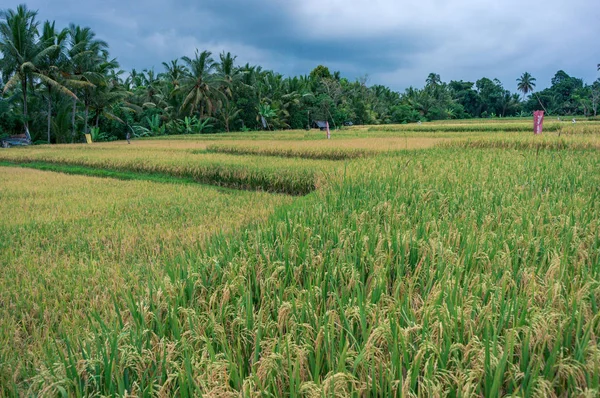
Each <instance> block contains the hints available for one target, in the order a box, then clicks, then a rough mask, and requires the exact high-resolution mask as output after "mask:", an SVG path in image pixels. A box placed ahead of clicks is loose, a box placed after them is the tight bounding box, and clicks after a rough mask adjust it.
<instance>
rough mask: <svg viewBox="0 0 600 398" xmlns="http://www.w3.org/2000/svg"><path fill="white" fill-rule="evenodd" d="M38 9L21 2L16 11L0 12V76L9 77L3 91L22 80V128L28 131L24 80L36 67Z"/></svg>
mask: <svg viewBox="0 0 600 398" xmlns="http://www.w3.org/2000/svg"><path fill="white" fill-rule="evenodd" d="M36 17H37V12H36V11H32V10H29V9H28V8H27V6H26V5H24V4H21V5H19V6H18V7H17V9H16V10H6V11H2V12H1V13H0V18H2V19H3V21H2V22H0V52H2V55H3V60H2V61H3V62H2V75H3V76H4V77H5V78H8V81H7V82H6V84H5V86H4V90H3V91H4V92H6V91H7V90H9V89H11V88H12V87H14V86H15V85H17V84H18V83H21V95H22V99H23V128H24V130H25V132H26V133H29V119H28V114H27V83H28V82H29V79H30V78H31V75H32V73H33V72H34V70H35V62H36V60H37V59H38V56H39V55H40V54H39V46H38V43H37V37H38V26H39V22H38V21H36Z"/></svg>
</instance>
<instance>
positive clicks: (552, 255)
mask: <svg viewBox="0 0 600 398" xmlns="http://www.w3.org/2000/svg"><path fill="white" fill-rule="evenodd" d="M516 122H520V121H518V120H517V121H516ZM503 123H508V122H503ZM510 123H515V121H514V120H513V121H511V122H510ZM510 123H508V124H510ZM446 124H449V123H440V125H446ZM470 124H473V125H476V123H473V122H470ZM488 124H489V122H488V121H485V122H481V123H480V125H479V126H478V127H477V129H476V131H475V130H474V131H475V132H473V133H469V132H465V133H464V134H463V136H462V137H458V138H456V137H454V138H453V137H451V136H447V137H446V138H447V141H449V142H450V143H449V144H448V143H446V142H444V147H437V148H428V149H422V150H418V151H401V150H397V151H392V152H391V153H383V154H381V155H378V154H377V153H372V154H370V156H369V157H363V158H357V159H352V160H347V161H345V162H340V161H324V160H323V161H318V162H317V161H314V162H316V163H312V162H313V161H311V160H304V159H299V156H296V154H297V153H298V151H300V153H302V151H309V150H315V151H319V150H323V151H325V152H326V151H331V150H332V148H333V147H330V146H328V145H331V144H325V145H322V146H321V148H322V149H319V148H320V146H319V144H317V143H313V141H306V143H300V142H301V141H300V142H298V143H294V142H292V141H294V140H287V141H286V140H279V139H275V140H274V141H279V142H280V143H279V144H278V145H277V144H273V145H274V147H275V148H276V151H281V150H282V149H285V148H288V149H289V150H290V151H291V152H292V153H294V155H295V156H294V157H291V158H287V159H278V158H277V157H273V156H264V154H265V152H268V151H270V150H272V149H269V148H271V147H267V146H260V148H261V149H260V150H257V152H258V153H257V154H245V155H236V156H233V155H228V156H225V155H221V154H215V156H225V157H224V158H223V159H227V160H226V162H227V164H233V162H234V160H232V158H238V159H239V160H240V161H241V162H249V167H255V165H257V164H258V163H260V164H259V165H260V166H261V167H264V168H270V167H272V165H273V164H281V163H280V162H285V164H288V165H289V167H294V165H296V166H297V167H299V168H303V167H306V165H307V164H310V165H313V166H314V167H315V170H318V168H319V167H333V168H335V169H336V170H338V172H336V173H331V174H329V175H326V176H325V177H324V178H326V181H324V182H323V183H322V184H321V185H319V189H317V190H316V191H315V192H313V193H312V194H311V195H308V196H306V197H303V198H296V199H294V200H292V199H290V198H289V197H286V196H281V195H279V196H272V195H270V194H266V193H254V192H239V193H238V192H233V191H226V192H219V191H216V190H214V189H212V188H206V187H196V186H194V185H189V184H187V185H181V186H176V185H173V184H158V183H153V182H147V181H115V180H111V179H102V180H100V179H97V178H90V177H80V176H67V175H63V174H56V173H48V172H41V171H33V170H28V169H16V168H13V169H12V170H15V171H18V172H14V173H12V174H10V173H8V172H6V173H4V172H3V173H2V174H0V176H1V177H0V178H2V179H4V180H5V181H8V180H6V179H7V178H8V179H9V180H10V181H11V182H10V183H9V184H4V181H2V182H3V187H4V186H6V187H8V189H5V190H3V191H1V192H0V195H1V197H0V206H5V209H4V211H3V213H6V212H8V211H9V209H15V210H14V211H15V212H16V213H15V217H13V218H9V219H8V220H12V221H10V222H12V224H8V225H4V224H2V228H3V230H2V231H3V236H9V237H10V239H9V241H14V242H19V243H20V244H21V245H25V247H27V248H28V251H27V253H29V254H28V256H29V257H23V256H22V255H21V254H20V253H12V254H11V252H10V251H7V248H8V247H12V246H13V245H12V244H11V245H10V246H0V260H1V261H3V263H7V264H11V267H9V271H8V272H6V271H5V276H3V277H2V280H1V281H0V283H4V286H3V289H2V290H0V291H1V292H2V293H0V301H2V302H4V303H9V304H10V305H11V306H13V307H5V306H0V308H7V309H5V312H4V313H2V312H0V314H1V316H0V319H3V320H4V322H5V323H4V324H5V325H8V326H5V327H3V328H2V330H3V332H2V333H0V336H2V337H3V338H4V342H7V343H8V342H12V341H17V342H18V344H17V345H14V344H12V346H11V344H4V345H2V347H4V349H0V364H1V365H0V385H2V388H1V389H0V391H2V393H4V394H5V395H11V394H20V395H61V394H62V395H69V396H89V395H103V396H105V395H112V396H115V395H119V396H125V395H136V396H155V395H159V396H172V395H177V396H240V395H242V396H258V395H260V396H309V397H321V396H339V397H342V396H486V397H487V396H490V397H497V396H505V395H511V396H526V397H533V396H574V395H580V396H596V395H598V394H599V393H600V376H599V375H600V349H599V346H598V343H599V341H598V338H599V335H600V317H599V316H598V313H599V308H598V306H599V304H600V225H599V224H600V191H599V190H598V186H600V174H598V170H600V152H598V151H597V150H596V149H595V147H593V146H592V147H589V148H587V147H586V148H587V150H580V149H579V147H578V146H576V145H574V144H573V145H571V144H568V145H567V144H565V145H563V144H557V143H560V142H567V143H584V142H594V140H595V139H597V135H594V134H573V135H568V136H566V137H565V135H564V134H563V135H561V137H558V134H556V135H553V134H547V135H544V136H543V137H532V136H530V135H529V134H527V135H523V134H522V133H518V132H513V133H510V132H505V133H501V132H493V131H491V132H489V133H484V132H482V129H483V127H485V126H486V125H488ZM590 128H591V127H590ZM352 134H354V133H352ZM360 134H363V133H362V132H361V133H360ZM385 134H391V135H392V136H389V137H387V138H395V139H397V140H402V139H404V138H405V137H404V136H403V134H404V133H400V134H399V136H397V137H393V134H394V133H393V132H387V133H385ZM411 134H412V133H411ZM414 134H417V133H414ZM434 134H437V133H434ZM443 134H449V135H453V134H460V133H453V132H449V133H443ZM486 134H487V135H486ZM387 138H373V141H374V142H372V143H370V144H369V147H370V148H378V149H379V150H380V151H382V148H385V146H386V145H387V144H386V143H384V142H385V141H384V140H386V139H387ZM415 138H417V139H418V138H419V137H418V136H416V135H415ZM245 139H246V137H245V136H244V137H243V138H242V135H241V134H240V140H245ZM355 139H357V138H356V137H354V138H338V140H339V141H340V142H348V141H350V140H355ZM361 139H362V138H361ZM188 140H189V137H188ZM224 140H225V141H229V140H232V138H231V137H228V138H224ZM379 140H382V141H381V142H379V143H378V142H377V141H379ZM461 140H462V141H461ZM469 140H470V141H469ZM475 140H479V141H477V142H478V144H477V145H474V144H471V143H472V142H475ZM260 141H261V140H257V141H256V144H255V145H254V146H259V145H260ZM264 141H266V142H271V141H272V140H271V139H269V138H267V137H265V140H264ZM331 141H334V140H331ZM149 142H150V141H149ZM151 142H153V143H158V142H160V141H159V140H153V141H151ZM167 142H170V141H167ZM182 142H187V140H182ZM190 142H191V143H193V145H194V147H187V146H186V145H183V146H178V147H177V148H175V149H172V148H171V149H163V150H161V149H160V146H155V145H156V144H152V145H151V146H149V147H147V148H140V149H139V151H140V152H139V153H144V154H145V155H147V154H149V153H152V154H153V155H152V157H150V159H151V160H149V162H151V163H154V164H160V165H161V168H165V167H166V166H164V164H165V163H166V162H167V160H163V159H167V158H175V159H176V160H174V161H173V162H182V164H183V163H184V162H186V161H188V162H191V159H193V157H203V156H208V155H210V154H205V153H196V154H194V153H192V152H193V151H201V150H204V148H200V147H199V144H197V143H196V142H195V141H194V140H191V141H190ZM498 142H505V143H508V142H511V143H512V146H509V145H504V144H497V143H498ZM527 142H532V143H533V144H531V145H529V144H527ZM541 142H544V143H545V144H543V145H546V146H547V147H548V149H553V150H542V151H540V150H538V148H539V145H540V143H541ZM466 143H468V144H466ZM354 144H356V142H354V143H353V144H352V145H354ZM208 145H210V144H208ZM220 145H224V146H225V145H233V144H230V143H229V142H227V143H225V144H220ZM446 145H448V147H446ZM248 147H251V145H249V144H248V143H246V142H244V143H241V144H239V148H242V149H244V148H248ZM360 147H363V148H366V146H365V144H364V143H362V144H360V146H359V147H358V149H360ZM342 148H343V149H342V150H352V149H356V148H357V147H351V146H348V147H342ZM507 149H510V150H507ZM85 150H86V149H83V148H82V149H78V148H72V149H71V148H69V149H60V151H61V156H65V157H68V156H71V157H73V158H78V157H80V156H83V155H81V154H80V152H81V151H85ZM128 150H130V149H128ZM68 151H70V152H69V153H72V155H68ZM102 151H103V152H105V154H104V155H102V156H101V155H99V154H98V153H97V152H102ZM294 151H296V152H294ZM180 152H182V153H180ZM383 152H386V151H385V150H383ZM11 153H17V151H14V152H11ZM90 153H93V154H94V155H93V156H90V158H93V159H95V161H97V159H99V158H100V157H102V159H105V158H107V157H109V156H111V154H112V155H114V158H115V160H114V161H115V162H120V163H123V162H125V161H124V160H123V159H122V158H121V157H125V155H124V154H121V152H120V150H117V149H114V148H113V147H111V146H110V145H104V146H102V149H98V150H94V151H92V152H90ZM133 153H136V152H135V151H134V152H133ZM15 156H16V155H15ZM129 156H131V154H130V155H129ZM140 156H141V155H140ZM211 156H212V155H211ZM2 157H3V158H4V157H5V155H4V153H3V152H2ZM253 158H254V160H255V162H253V161H252V160H251V159H253ZM184 159H185V160H184ZM98 161H99V160H98ZM102 162H105V160H102ZM163 162H165V163H163ZM257 162H258V163H257ZM307 162H308V163H307ZM168 164H169V165H170V166H169V167H173V163H168ZM99 165H105V163H99V164H97V165H94V166H93V167H100V166H99ZM87 167H92V166H87ZM102 167H104V166H102ZM153 167H154V166H153ZM256 167H258V166H256ZM105 169H106V168H105ZM130 172H132V173H135V172H137V171H135V170H130ZM21 173H33V174H35V175H36V177H35V178H34V179H33V180H31V181H29V177H23V176H22V175H21ZM174 174H175V173H171V174H169V175H174ZM54 178H59V179H60V181H59V180H54ZM27 181H29V182H27ZM44 181H47V183H46V184H47V186H44ZM173 182H174V181H173ZM132 184H135V187H137V185H138V184H139V185H140V188H139V189H138V188H134V185H132ZM105 186H106V188H104V187H105ZM142 186H143V187H144V188H143V189H142V188H141V187H142ZM127 187H130V189H131V190H133V192H131V191H127ZM175 187H176V189H175ZM94 189H99V190H100V191H99V192H94ZM105 189H107V190H109V191H110V192H112V193H109V192H107V191H105ZM36 190H41V192H52V194H51V195H50V194H49V193H48V194H44V195H41V194H39V193H37V192H36ZM188 190H189V192H188ZM195 190H198V191H195ZM136 192H137V193H136ZM142 192H143V193H142ZM192 192H193V193H192ZM200 192H202V193H200ZM177 194H179V195H183V196H182V197H181V199H180V200H179V201H174V202H168V201H170V200H172V199H171V198H170V196H171V195H177ZM237 194H239V195H240V196H237ZM136 195H137V196H136ZM187 195H204V196H203V199H200V200H193V201H190V200H189V199H186V198H187ZM88 196H90V198H89V200H88ZM230 197H231V198H234V199H235V201H234V202H228V203H227V204H226V205H225V204H224V203H223V200H224V199H223V198H230ZM26 198H28V199H26ZM110 198H113V199H112V202H111V199H110ZM115 198H116V199H115ZM125 198H129V199H125ZM127 200H131V201H132V202H133V203H134V205H131V204H129V205H126V204H125V203H123V206H127V207H125V208H126V209H135V216H134V217H132V218H130V219H127V218H125V217H124V215H125V214H127V211H125V210H124V207H120V206H116V205H114V203H115V202H120V201H127ZM96 201H99V205H98V208H99V209H100V210H99V211H98V213H94V212H93V211H92V210H91V209H93V208H94V207H90V206H89V205H88V203H95V202H96ZM106 201H108V202H109V203H112V204H110V205H107V208H108V209H110V210H109V211H108V210H106V211H105V210H102V209H104V208H105V207H104V206H103V205H102V204H103V203H105V202H106ZM155 201H158V202H159V203H163V202H162V201H167V202H168V203H169V206H155V205H154V203H155ZM191 202H193V203H195V204H196V206H195V207H192V206H191V205H190V203H191ZM61 203H62V204H61ZM17 204H19V205H17ZM207 206H208V207H209V208H207ZM55 209H60V210H56V211H55ZM167 209H168V210H167ZM250 210H251V211H253V212H257V213H256V214H255V213H250V214H248V215H245V218H244V219H243V220H240V219H239V216H240V215H241V214H245V213H244V212H245V211H250ZM30 214H33V216H30ZM190 218H193V220H190ZM255 219H258V220H261V221H259V222H252V220H255ZM156 220H160V221H159V225H162V226H163V228H165V229H168V230H169V232H168V233H167V232H164V230H163V232H162V233H158V234H157V235H154V234H153V232H152V228H150V226H151V225H152V224H153V223H155V222H157V221H156ZM194 220H197V221H194ZM46 223H49V224H48V225H51V227H50V226H48V227H45V225H46ZM65 223H66V224H67V225H68V226H69V227H68V228H67V229H59V228H57V225H63V224H65ZM182 225H188V226H189V228H192V229H191V230H194V229H193V228H194V227H192V225H202V226H205V225H206V228H207V230H206V231H205V233H204V234H202V236H198V237H197V239H192V240H191V241H187V240H185V237H187V236H188V235H189V233H190V229H188V230H186V229H185V227H182ZM221 225H223V226H224V229H223V231H220V230H219V227H220V226H221ZM242 226H243V227H242ZM44 228H46V229H44ZM123 229H125V230H126V231H129V232H127V233H124V232H123ZM4 231H10V233H8V232H4ZM56 231H58V234H57V233H56ZM63 231H64V232H63ZM69 231H72V232H69ZM87 231H94V236H96V235H97V236H104V235H107V236H109V238H107V239H100V238H99V239H98V240H97V241H96V242H98V243H96V244H95V245H93V246H92V245H85V242H86V239H81V238H80V237H81V236H82V235H83V234H86V232H87ZM52 233H53V234H54V235H51V234H52ZM87 233H89V232H87ZM48 236H56V237H55V238H49V237H48ZM62 236H65V237H66V240H64V241H65V242H68V243H64V244H63V243H61V242H63V240H62V239H61V237H62ZM130 236H136V237H137V239H139V242H140V245H139V247H136V246H135V245H132V244H126V243H120V244H119V243H118V242H127V239H126V238H129V237H130ZM172 236H178V238H177V239H175V240H174V241H176V242H177V241H178V240H183V243H181V244H174V243H171V242H173V241H171V240H169V237H172ZM73 242H76V243H73ZM0 244H1V243H0ZM64 245H66V246H64ZM123 246H124V247H126V248H128V249H127V250H126V251H125V253H124V254H121V256H122V257H119V253H121V252H122V249H119V250H116V248H120V247H123ZM163 246H165V247H166V249H165V250H164V251H160V250H158V251H156V250H157V248H159V247H163ZM19 247H20V245H19ZM64 254H67V255H64ZM63 255H64V256H63ZM21 258H26V259H27V258H30V260H27V262H26V263H24V264H20V263H19V261H22V260H20V259H21ZM39 259H47V260H45V261H46V263H43V262H42V263H41V264H38V262H39V261H40V260H39ZM52 259H55V260H56V259H59V260H60V261H59V263H58V265H52V261H53V260H52ZM149 259H151V261H149ZM13 263H14V264H13ZM36 267H37V268H36ZM98 273H101V275H103V276H101V277H100V276H96V275H98ZM24 275H25V276H27V277H25V276H24ZM28 278H29V279H28ZM15 280H16V281H18V283H16V284H14V282H13V281H15ZM90 280H91V281H101V282H100V283H93V282H92V283H90V282H89V281H90ZM23 281H27V282H23ZM106 286H110V288H109V289H105V287H106ZM33 289H37V290H41V291H42V292H46V291H47V293H45V294H39V295H37V296H34V297H33V298H29V297H22V296H21V295H19V294H18V292H21V291H30V290H31V291H33ZM37 290H35V291H36V292H37ZM107 290H108V291H110V292H111V294H108V293H107V292H106V291H107ZM81 292H85V294H82V293H81ZM88 292H93V293H92V294H88ZM36 294H37V293H36ZM69 295H72V296H74V297H76V299H73V298H71V296H69ZM97 297H98V298H99V299H97ZM15 303H16V304H15ZM15 305H17V306H19V310H18V311H15V310H14V306H15ZM39 307H43V308H42V309H40V308H39ZM48 308H54V309H55V310H54V311H48V310H47V309H48ZM0 311H1V310H0ZM14 314H19V315H18V316H17V319H15V318H14V317H15V315H14ZM73 314H75V315H73ZM57 318H58V320H56V319H57ZM15 325H16V326H15ZM11 328H12V329H11ZM5 330H8V331H11V332H10V333H7V332H5ZM17 331H18V332H17ZM42 331H44V332H42ZM44 333H46V334H44ZM17 337H18V338H17ZM13 346H14V347H13ZM24 352H26V353H27V354H26V355H23V354H22V353H24Z"/></svg>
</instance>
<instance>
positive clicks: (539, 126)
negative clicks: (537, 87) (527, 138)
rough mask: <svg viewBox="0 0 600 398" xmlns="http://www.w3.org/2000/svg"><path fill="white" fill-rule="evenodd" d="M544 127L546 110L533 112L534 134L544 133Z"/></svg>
mask: <svg viewBox="0 0 600 398" xmlns="http://www.w3.org/2000/svg"><path fill="white" fill-rule="evenodd" d="M543 129H544V111H535V112H533V134H542V130H543Z"/></svg>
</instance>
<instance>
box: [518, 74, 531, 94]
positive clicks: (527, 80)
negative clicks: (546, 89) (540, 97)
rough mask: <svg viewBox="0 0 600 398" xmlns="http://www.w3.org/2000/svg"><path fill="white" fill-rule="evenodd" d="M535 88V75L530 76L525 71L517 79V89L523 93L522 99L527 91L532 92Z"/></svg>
mask: <svg viewBox="0 0 600 398" xmlns="http://www.w3.org/2000/svg"><path fill="white" fill-rule="evenodd" d="M534 88H535V77H533V76H531V74H530V73H529V72H525V73H523V74H522V75H521V77H519V78H518V79H517V90H519V91H520V92H522V93H523V99H525V96H526V95H527V94H529V93H532V92H533V89H534Z"/></svg>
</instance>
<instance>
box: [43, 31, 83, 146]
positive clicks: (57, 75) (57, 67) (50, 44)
mask: <svg viewBox="0 0 600 398" xmlns="http://www.w3.org/2000/svg"><path fill="white" fill-rule="evenodd" d="M67 36H68V30H67V29H63V30H61V31H58V30H57V29H56V27H55V23H54V22H50V21H46V22H44V27H43V29H42V36H41V38H40V42H39V45H40V50H41V52H42V53H43V54H45V56H43V57H40V62H39V68H38V69H39V72H40V74H41V75H43V76H44V78H43V79H42V83H43V85H44V87H45V91H46V94H45V95H46V102H47V106H48V109H47V115H46V117H47V136H48V144H50V141H51V132H52V97H53V94H54V92H55V91H57V92H60V93H62V94H66V95H68V96H70V97H72V98H73V99H75V100H77V96H76V95H75V94H73V93H72V92H71V90H69V89H68V88H66V87H65V85H64V82H60V83H59V82H58V81H59V80H61V68H62V67H64V66H65V62H66V56H65V44H66V40H67ZM46 50H47V51H46Z"/></svg>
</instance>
